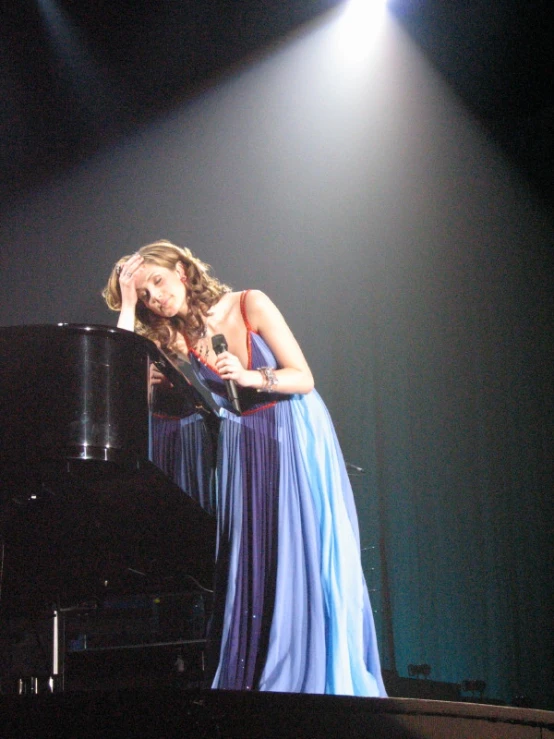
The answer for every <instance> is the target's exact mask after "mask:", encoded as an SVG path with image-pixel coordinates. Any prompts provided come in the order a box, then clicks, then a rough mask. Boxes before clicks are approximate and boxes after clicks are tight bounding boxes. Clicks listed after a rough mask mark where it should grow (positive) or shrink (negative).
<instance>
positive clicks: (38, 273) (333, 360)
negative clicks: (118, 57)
mask: <svg viewBox="0 0 554 739" xmlns="http://www.w3.org/2000/svg"><path fill="white" fill-rule="evenodd" d="M341 33H342V31H341V29H340V28H339V25H338V21H337V20H336V19H334V17H331V18H329V19H326V20H325V21H323V22H321V23H319V24H318V25H317V26H314V27H313V28H312V29H309V30H308V31H306V33H305V35H300V34H298V35H297V36H296V37H294V38H293V39H290V40H289V41H287V42H286V43H284V44H282V45H281V46H280V47H278V48H276V49H274V50H273V52H272V53H271V54H269V55H268V56H267V57H265V58H263V59H259V60H257V61H256V62H254V63H252V65H251V66H250V67H243V68H242V69H239V70H235V72H234V74H229V75H228V76H227V78H225V79H221V80H220V82H219V84H218V85H217V86H215V85H214V86H213V87H211V88H209V89H206V90H204V91H203V92H202V93H200V94H198V95H197V96H196V97H194V98H190V99H188V100H185V101H183V102H182V105H181V107H179V108H175V109H174V110H173V112H172V113H171V114H170V115H168V116H166V117H164V118H163V119H159V120H157V121H155V122H153V123H151V124H150V125H149V126H146V125H144V126H143V127H142V128H138V129H137V130H136V131H135V132H134V133H133V134H132V135H129V136H127V138H121V139H120V140H119V141H117V142H116V143H115V144H112V145H111V146H110V147H109V148H106V149H104V150H103V151H101V152H99V153H98V154H97V155H96V156H94V157H91V158H90V159H88V160H86V161H84V162H83V163H81V164H80V165H79V166H76V167H75V168H74V169H73V170H71V171H69V170H68V171H67V172H65V173H64V174H63V175H59V176H58V177H57V179H55V180H51V181H50V182H47V183H46V184H45V185H43V186H41V187H40V189H39V188H36V189H35V190H34V191H29V192H28V193H27V194H26V195H25V196H22V197H21V198H20V199H19V200H18V201H17V202H15V204H14V205H13V206H12V207H10V208H9V209H7V210H6V211H5V212H4V213H3V218H2V223H1V226H0V250H1V254H0V260H1V269H2V288H3V289H2V298H1V300H0V303H1V305H0V324H2V325H11V324H26V323H53V322H58V321H64V322H88V323H100V324H102V323H107V324H114V323H115V320H116V318H115V316H114V315H113V314H110V313H109V312H108V311H107V310H106V309H105V308H104V307H103V305H102V301H101V298H100V291H101V289H102V287H103V284H104V281H105V279H106V277H107V275H108V273H109V270H110V269H111V266H112V264H113V263H114V261H115V260H116V259H117V258H118V257H119V256H120V255H121V254H125V253H131V252H132V251H134V250H135V249H136V248H137V247H138V246H139V245H142V244H144V243H147V242H149V241H151V240H154V239H157V238H161V237H164V238H169V239H172V240H174V241H175V242H177V243H180V244H186V245H189V246H190V247H191V248H192V249H193V251H195V252H196V253H197V254H198V255H199V256H201V257H202V258H203V259H204V260H205V261H208V262H209V263H211V264H213V265H214V268H215V272H216V274H217V275H218V276H219V277H220V278H221V279H223V280H224V281H226V282H228V283H230V284H232V285H233V286H234V287H235V288H237V289H242V288H246V287H257V288H261V289H263V290H265V291H266V292H267V293H268V294H269V295H270V296H271V297H272V298H273V299H274V300H275V301H276V302H277V304H278V305H279V306H280V307H281V309H282V310H283V312H284V314H285V316H286V317H287V319H288V320H289V322H290V324H291V326H292V328H293V330H294V331H295V333H296V334H297V336H298V338H299V340H300V342H301V344H302V346H303V348H304V349H305V352H306V355H307V357H308V359H309V361H310V363H311V365H312V367H313V370H314V373H315V377H316V384H317V386H318V388H319V390H320V392H321V393H322V395H323V396H324V398H325V399H326V401H327V403H328V405H329V407H330V410H331V412H332V415H333V417H334V419H335V422H336V426H337V431H338V434H339V437H340V440H341V443H342V446H343V449H344V453H345V457H346V459H347V461H348V462H350V463H352V464H355V465H357V466H359V467H361V468H363V470H364V471H365V472H362V473H358V474H357V475H355V476H353V477H352V480H353V483H354V487H355V492H356V496H357V502H358V507H359V513H360V521H361V534H362V544H363V548H364V552H363V557H364V566H365V569H366V574H367V578H368V582H369V585H370V588H371V590H372V597H373V603H374V607H375V611H376V616H377V621H378V630H379V638H380V642H381V649H382V653H383V661H384V665H385V667H389V668H392V667H395V666H396V668H397V669H398V671H399V673H400V674H401V675H407V665H408V664H410V663H424V662H425V663H428V664H430V665H431V667H432V673H431V677H432V678H434V679H435V680H441V681H449V682H460V681H462V680H465V679H480V680H484V681H486V683H487V691H486V694H487V695H488V696H490V697H491V698H494V699H499V700H505V701H510V700H511V699H512V697H513V696H514V695H516V694H525V695H527V696H529V697H530V698H531V699H532V701H533V702H534V703H535V705H537V706H542V707H550V708H554V706H553V705H552V694H553V687H554V685H553V668H552V663H553V654H554V643H553V642H554V638H553V630H552V628H551V620H550V619H551V607H552V565H553V556H552V555H553V540H554V537H553V535H552V533H553V532H552V522H553V510H552V507H553V504H552V489H553V485H552V483H553V470H552V451H553V450H552V438H553V432H554V428H553V407H552V395H553V370H552V368H553V366H554V362H553V359H554V357H553V325H552V315H553V308H554V293H553V287H552V275H553V252H552V239H553V233H554V232H553V228H552V224H551V223H549V222H548V220H547V218H546V216H545V215H544V214H543V213H542V212H541V210H540V208H539V206H538V205H537V204H536V203H535V200H534V198H533V194H532V192H530V191H529V189H528V188H527V187H526V186H525V184H524V183H523V182H522V181H521V180H520V179H519V178H518V177H517V175H516V174H515V173H514V172H513V171H512V170H511V169H510V167H509V166H508V164H507V163H506V162H505V161H504V159H503V158H502V156H501V155H500V153H499V152H498V151H497V150H496V149H495V148H494V146H493V145H492V143H491V142H490V141H488V140H487V138H486V136H485V134H484V133H483V132H482V131H481V129H480V128H479V126H478V125H477V123H476V122H475V121H474V120H473V119H472V118H471V116H469V115H468V114H467V113H466V112H465V111H464V109H463V107H462V106H461V104H460V103H459V102H458V101H457V99H456V98H455V97H454V96H453V95H452V94H451V93H450V91H449V90H448V88H447V87H446V86H445V85H444V84H443V83H442V82H441V81H440V79H439V78H438V77H437V75H436V74H435V73H434V72H433V71H432V70H431V69H430V68H429V67H428V66H427V65H426V64H425V62H424V60H423V59H422V57H421V56H420V55H419V54H418V52H417V51H415V49H414V48H413V47H412V46H411V45H410V44H409V42H408V40H407V38H406V37H405V36H404V34H403V33H402V32H401V31H400V30H399V29H398V28H396V27H394V26H393V25H389V26H387V27H386V28H385V29H384V30H383V33H382V35H381V37H380V38H379V39H377V41H376V46H375V49H372V50H371V51H370V52H368V49H367V46H366V47H364V48H365V51H364V52H363V53H361V52H360V50H359V49H358V50H357V49H356V47H355V45H354V44H353V43H351V42H350V43H349V42H348V40H347V42H346V45H345V44H344V38H343V36H341Z"/></svg>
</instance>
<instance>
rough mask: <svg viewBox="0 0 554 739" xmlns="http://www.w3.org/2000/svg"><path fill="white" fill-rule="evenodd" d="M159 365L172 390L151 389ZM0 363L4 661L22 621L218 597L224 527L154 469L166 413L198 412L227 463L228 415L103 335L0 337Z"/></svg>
mask: <svg viewBox="0 0 554 739" xmlns="http://www.w3.org/2000/svg"><path fill="white" fill-rule="evenodd" d="M152 364H155V365H156V366H157V367H158V368H159V369H161V370H162V372H163V373H164V374H165V375H166V377H167V378H168V380H169V383H170V386H169V387H170V389H169V390H165V391H162V390H161V388H158V387H157V386H152V387H151V386H150V385H149V382H148V378H149V373H150V368H151V365H152ZM0 366H1V367H2V370H1V372H2V381H1V383H0V414H1V426H0V482H1V487H0V535H1V538H2V541H1V552H0V556H1V561H0V588H1V590H0V618H1V622H2V624H3V627H2V633H1V635H0V642H1V643H0V654H1V653H2V645H3V646H4V647H5V646H6V643H7V642H9V641H10V639H11V640H12V641H13V634H11V631H13V628H12V626H10V624H13V623H14V622H18V619H19V620H21V619H22V618H25V619H33V618H35V619H40V618H42V617H43V616H44V614H46V618H49V617H50V615H49V614H52V613H53V614H54V616H55V618H57V617H58V616H59V614H64V613H66V614H69V613H76V614H83V613H88V614H89V615H90V612H91V610H94V609H96V610H98V609H102V608H104V611H105V609H106V604H109V603H112V604H113V603H120V604H123V606H124V607H125V608H129V606H128V603H129V602H131V601H132V602H134V603H135V604H136V602H137V600H136V599H137V597H138V594H140V595H141V597H143V596H144V597H145V598H146V601H147V602H155V601H156V599H157V601H156V602H157V603H158V605H159V604H160V602H162V601H163V599H164V598H166V600H167V598H170V597H173V596H175V594H176V593H177V594H182V593H186V592H187V591H191V592H196V593H198V592H200V593H206V594H209V593H210V592H211V588H212V579H213V562H214V553H215V536H216V534H215V520H214V517H213V515H211V512H207V511H206V510H205V509H204V508H203V507H201V506H200V504H199V503H198V502H197V499H198V496H197V495H196V491H195V490H194V489H186V490H184V489H182V487H180V486H179V485H178V484H177V482H176V481H175V480H172V479H170V477H169V476H168V474H166V472H167V470H166V471H164V469H163V467H164V465H163V461H162V463H161V464H160V463H159V462H158V465H156V464H154V463H153V461H152V459H153V450H152V441H153V439H152V433H153V429H154V428H155V419H156V418H158V417H162V418H169V419H173V420H175V419H177V423H178V422H179V418H183V417H191V416H194V419H195V425H196V427H198V426H199V425H200V426H201V428H202V430H203V431H204V433H203V434H202V438H203V439H204V443H205V444H207V445H208V448H207V449H206V450H205V452H206V453H205V454H204V455H203V458H204V460H206V459H207V460H210V459H213V458H214V457H215V455H213V454H212V449H211V448H209V447H210V445H211V444H213V445H215V438H216V435H217V415H216V413H215V408H214V407H213V406H212V405H211V403H210V401H211V398H210V396H209V395H207V394H206V393H205V392H204V391H203V389H202V387H201V386H198V385H195V382H194V378H191V377H188V378H187V377H186V376H185V375H184V374H183V373H182V371H180V370H179V369H178V368H177V367H176V366H175V365H174V364H173V362H172V361H171V360H169V359H168V357H166V356H165V355H164V354H163V353H162V352H160V351H159V350H158V349H157V348H156V346H155V345H154V344H153V343H152V342H150V341H148V340H147V339H145V338H143V337H140V336H137V335H136V334H133V333H131V332H127V331H123V330H120V329H115V328H108V327H105V326H87V325H68V324H59V325H35V326H13V327H6V328H0ZM194 473H195V470H189V474H188V475H187V479H188V480H189V483H188V484H189V486H190V487H191V488H194V486H195V483H194V480H195V474H194ZM199 475H202V477H203V482H202V484H203V485H204V486H205V485H206V479H207V480H208V484H209V481H210V479H212V477H213V475H212V476H210V470H208V474H207V475H206V469H204V470H202V471H199ZM204 493H205V491H204ZM126 598H127V600H125V599H126ZM132 599H134V601H133V600H132ZM148 599H149V600H148ZM160 599H161V600H160ZM89 623H90V620H89ZM158 626H159V624H158ZM91 633H92V632H91ZM163 636H164V635H163V634H160V638H163ZM137 638H139V637H137V636H136V635H135V640H136V639H137ZM140 638H142V639H144V638H145V637H144V635H142V636H140ZM56 639H57V637H56V634H55V633H54V636H53V637H52V641H55V640H56ZM132 640H133V639H132V637H130V641H132ZM128 641H129V639H128ZM99 643H100V642H99ZM62 646H63V645H62ZM108 646H109V644H108ZM122 646H123V645H122ZM128 646H131V645H128ZM134 646H136V645H134ZM50 647H51V648H53V649H54V658H53V659H54V665H53V667H52V669H51V670H50V671H51V672H54V674H56V673H58V672H59V671H60V670H61V668H60V667H59V665H57V664H56V661H57V658H56V654H55V652H56V650H59V649H60V648H61V647H60V645H56V644H52V643H51V644H50ZM4 662H5V660H4ZM0 669H1V665H0ZM16 671H17V670H15V672H16ZM8 672H9V674H10V676H14V674H15V673H14V670H13V669H12V668H11V667H10V669H9V670H8ZM1 677H2V675H1V674H0V678H1Z"/></svg>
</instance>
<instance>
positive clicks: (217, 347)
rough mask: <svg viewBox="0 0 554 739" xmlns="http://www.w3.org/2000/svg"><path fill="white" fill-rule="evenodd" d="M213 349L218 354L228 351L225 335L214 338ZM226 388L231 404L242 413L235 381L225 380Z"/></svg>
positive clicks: (217, 335)
mask: <svg viewBox="0 0 554 739" xmlns="http://www.w3.org/2000/svg"><path fill="white" fill-rule="evenodd" d="M212 347H213V350H214V352H215V353H216V354H222V353H223V352H226V351H227V341H226V339H225V336H223V334H216V335H215V336H212ZM225 387H226V389H227V397H228V398H229V401H230V402H231V405H232V406H233V408H234V409H235V410H236V412H237V413H240V403H239V395H238V392H237V384H236V382H235V381H234V380H225Z"/></svg>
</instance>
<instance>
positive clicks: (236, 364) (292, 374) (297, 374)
mask: <svg viewBox="0 0 554 739" xmlns="http://www.w3.org/2000/svg"><path fill="white" fill-rule="evenodd" d="M246 309H247V312H248V321H249V323H250V325H251V327H252V329H253V330H254V331H256V333H259V334H260V335H261V336H262V338H263V339H264V340H265V342H266V343H267V345H268V346H269V348H270V349H271V351H272V352H273V354H274V355H275V359H276V360H277V364H278V366H279V369H277V370H274V373H273V374H274V377H275V380H276V384H275V385H274V386H273V387H272V388H271V392H279V393H291V394H292V393H309V392H310V391H311V390H313V387H314V379H313V376H312V373H311V370H310V368H309V366H308V363H307V362H306V359H305V357H304V355H303V353H302V350H301V349H300V346H299V344H298V342H297V341H296V339H295V338H294V335H293V333H292V331H291V330H290V328H289V327H288V325H287V323H286V321H285V319H284V318H283V315H282V313H281V311H280V310H279V309H278V308H277V306H276V305H275V303H273V302H272V301H271V300H270V298H268V296H267V295H265V293H263V292H261V291H260V290H250V291H249V292H248V296H247V298H246ZM216 367H217V369H218V371H219V373H220V374H221V376H222V377H223V379H225V380H234V381H235V382H237V383H238V384H239V385H241V387H252V388H255V389H256V390H262V389H264V384H265V383H266V378H265V377H264V374H263V373H262V372H260V371H258V370H257V369H254V370H247V369H245V368H244V367H243V366H242V365H241V364H240V361H239V360H238V359H237V357H235V356H234V355H232V354H229V352H224V353H223V354H220V355H219V357H218V359H217V361H216Z"/></svg>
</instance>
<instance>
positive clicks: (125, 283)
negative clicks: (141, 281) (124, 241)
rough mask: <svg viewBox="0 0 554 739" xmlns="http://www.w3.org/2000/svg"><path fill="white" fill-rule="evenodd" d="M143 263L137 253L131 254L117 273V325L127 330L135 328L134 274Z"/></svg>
mask: <svg viewBox="0 0 554 739" xmlns="http://www.w3.org/2000/svg"><path fill="white" fill-rule="evenodd" d="M143 263H144V259H143V258H142V257H141V256H140V255H139V254H133V256H132V257H130V258H129V259H128V260H127V261H126V262H125V264H123V265H122V268H121V273H120V275H119V287H120V290H121V311H120V313H119V318H118V320H117V327H118V328H124V329H126V330H127V331H134V330H135V311H136V307H137V301H138V295H137V289H136V286H135V275H136V272H137V270H139V269H140V267H141V266H142V264H143Z"/></svg>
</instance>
